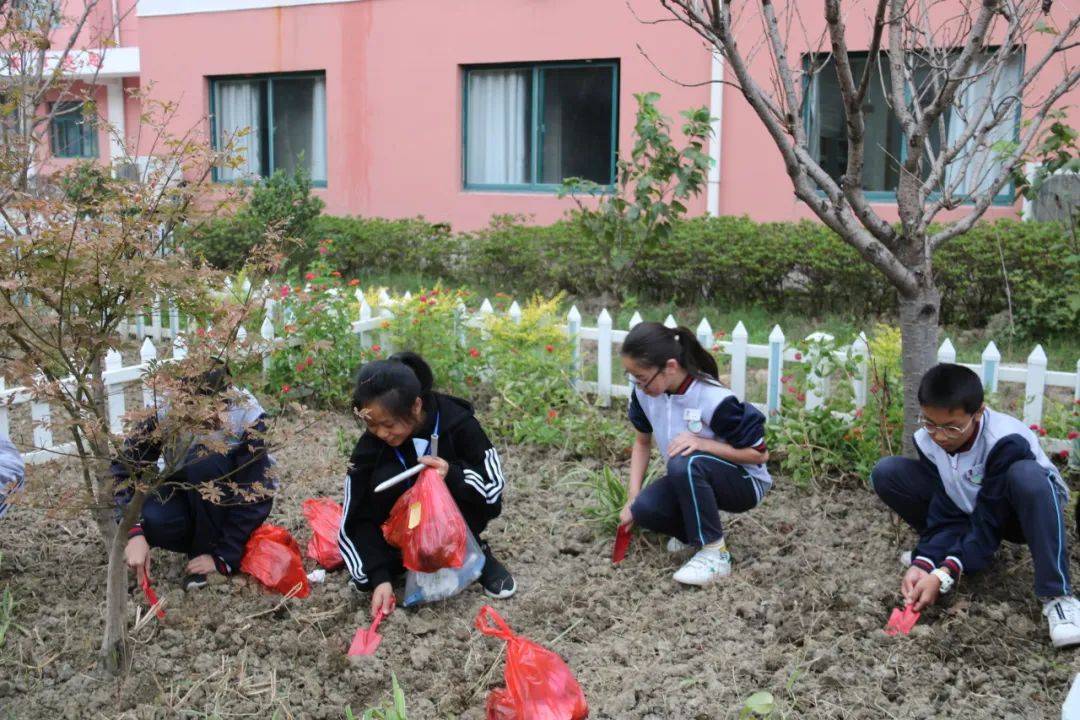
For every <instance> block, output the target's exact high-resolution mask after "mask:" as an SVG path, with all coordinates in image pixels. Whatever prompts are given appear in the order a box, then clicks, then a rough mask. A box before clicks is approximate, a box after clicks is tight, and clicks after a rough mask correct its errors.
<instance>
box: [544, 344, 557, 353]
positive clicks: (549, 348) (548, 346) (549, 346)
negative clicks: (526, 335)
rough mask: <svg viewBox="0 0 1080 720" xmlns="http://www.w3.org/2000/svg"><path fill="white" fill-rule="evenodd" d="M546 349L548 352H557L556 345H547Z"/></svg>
mask: <svg viewBox="0 0 1080 720" xmlns="http://www.w3.org/2000/svg"><path fill="white" fill-rule="evenodd" d="M544 349H545V350H547V351H548V352H555V346H554V345H545V346H544Z"/></svg>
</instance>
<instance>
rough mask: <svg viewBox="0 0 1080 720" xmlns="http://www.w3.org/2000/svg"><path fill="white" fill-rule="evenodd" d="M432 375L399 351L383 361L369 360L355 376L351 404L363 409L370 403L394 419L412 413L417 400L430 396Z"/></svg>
mask: <svg viewBox="0 0 1080 720" xmlns="http://www.w3.org/2000/svg"><path fill="white" fill-rule="evenodd" d="M433 384H434V376H433V375H432V373H431V367H430V366H429V365H428V364H427V362H425V361H424V359H423V358H422V357H420V356H419V355H417V354H416V353H414V352H401V353H397V354H395V355H391V356H390V357H389V358H387V359H386V360H373V361H371V362H369V363H367V364H366V365H364V366H363V367H362V368H360V372H359V373H357V375H356V389H355V390H354V391H353V397H352V405H353V408H354V409H356V410H363V409H365V408H367V407H369V406H370V405H372V404H373V403H378V404H379V405H381V406H382V407H383V408H384V409H385V410H386V411H387V412H388V413H390V414H391V415H393V416H394V417H396V418H400V419H405V418H408V417H409V416H410V415H411V413H412V408H413V405H414V404H415V403H416V399H417V398H426V397H427V396H428V395H430V394H431V388H432V385H433Z"/></svg>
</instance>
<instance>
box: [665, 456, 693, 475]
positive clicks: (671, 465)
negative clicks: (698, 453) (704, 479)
mask: <svg viewBox="0 0 1080 720" xmlns="http://www.w3.org/2000/svg"><path fill="white" fill-rule="evenodd" d="M689 472H690V458H688V457H686V456H683V455H676V456H675V457H673V458H671V459H670V460H668V462H667V474H668V475H669V476H670V477H678V478H685V477H687V476H688V475H689Z"/></svg>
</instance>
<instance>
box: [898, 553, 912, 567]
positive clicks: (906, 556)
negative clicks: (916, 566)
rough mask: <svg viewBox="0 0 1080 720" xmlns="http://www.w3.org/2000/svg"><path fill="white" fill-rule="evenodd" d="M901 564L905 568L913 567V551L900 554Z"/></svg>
mask: <svg viewBox="0 0 1080 720" xmlns="http://www.w3.org/2000/svg"><path fill="white" fill-rule="evenodd" d="M900 564H901V565H903V566H904V567H911V551H910V550H905V551H904V552H902V553H900Z"/></svg>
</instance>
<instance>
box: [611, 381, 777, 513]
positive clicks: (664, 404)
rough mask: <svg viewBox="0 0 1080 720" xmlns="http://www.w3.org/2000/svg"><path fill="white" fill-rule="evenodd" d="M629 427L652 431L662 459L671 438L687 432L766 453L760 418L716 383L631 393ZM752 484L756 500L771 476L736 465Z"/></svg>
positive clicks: (762, 418) (761, 468) (763, 469)
mask: <svg viewBox="0 0 1080 720" xmlns="http://www.w3.org/2000/svg"><path fill="white" fill-rule="evenodd" d="M629 416H630V423H631V424H632V425H633V426H634V428H635V429H636V430H637V431H638V432H643V433H652V435H653V437H654V438H655V439H656V445H657V447H658V448H659V449H660V457H662V458H665V459H667V448H668V444H669V443H670V442H671V440H672V439H673V438H674V437H675V436H676V435H679V434H680V433H684V432H690V433H693V434H694V435H697V436H698V437H702V438H705V439H708V440H713V439H715V440H720V441H723V442H726V443H728V444H729V445H731V446H732V447H735V448H754V449H758V450H764V449H765V416H764V415H762V414H761V412H760V411H759V410H758V409H757V408H755V407H754V406H753V405H751V404H749V403H743V402H741V401H740V400H739V398H737V397H736V396H735V393H733V392H732V391H731V390H729V389H728V388H726V387H724V386H723V385H721V384H720V383H719V382H717V381H715V380H710V379H708V378H706V379H700V378H695V377H693V376H689V375H688V376H687V378H686V381H685V382H684V383H683V387H681V388H679V389H678V390H677V391H676V392H674V393H663V394H662V395H659V396H657V397H649V396H648V395H646V394H645V393H644V392H642V391H641V390H640V389H638V388H636V387H635V388H634V391H633V393H631V395H630V409H629ZM740 467H742V468H743V469H744V470H745V471H746V472H747V474H748V475H749V476H750V478H751V479H752V480H753V482H754V491H755V493H756V495H757V499H758V501H759V502H760V501H761V498H762V497H764V495H765V493H766V492H767V491H768V489H769V488H770V487H772V477H771V476H770V475H769V469H768V468H767V467H766V466H765V465H764V464H760V465H743V464H740Z"/></svg>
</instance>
